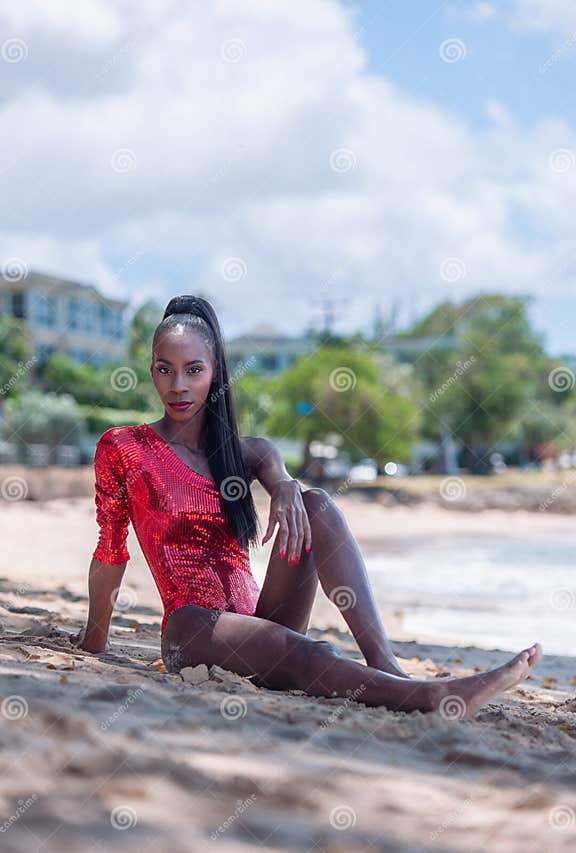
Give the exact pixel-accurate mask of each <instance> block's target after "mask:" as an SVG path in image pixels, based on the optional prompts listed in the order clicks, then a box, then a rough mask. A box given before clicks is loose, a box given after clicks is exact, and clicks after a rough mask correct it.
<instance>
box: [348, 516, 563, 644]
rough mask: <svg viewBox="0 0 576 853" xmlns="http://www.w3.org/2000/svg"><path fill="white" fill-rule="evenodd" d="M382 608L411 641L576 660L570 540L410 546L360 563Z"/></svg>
mask: <svg viewBox="0 0 576 853" xmlns="http://www.w3.org/2000/svg"><path fill="white" fill-rule="evenodd" d="M365 562H366V566H367V569H368V572H369V575H370V578H371V581H372V583H373V585H374V589H375V591H376V592H377V594H378V598H379V600H380V601H381V602H382V606H383V607H385V608H393V609H399V610H402V612H403V619H402V627H403V629H404V630H405V631H407V632H409V633H410V634H414V636H415V637H422V638H424V637H426V638H429V639H432V640H434V639H435V640H437V641H438V642H442V641H458V642H464V643H465V644H468V643H469V644H473V645H477V646H481V647H483V648H502V649H510V650H513V651H517V650H519V649H520V648H523V647H524V646H527V645H530V644H531V643H533V642H534V641H535V640H538V641H539V642H541V643H542V645H543V646H544V650H545V652H548V653H552V654H564V655H573V654H576V525H575V532H574V536H565V537H564V536H562V537H559V538H553V537H550V536H542V535H535V536H533V537H530V538H527V537H526V536H523V537H522V538H520V537H514V536H501V537H499V536H485V535H482V536H477V537H475V536H469V535H467V536H462V535H459V536H458V535H454V534H450V535H447V536H445V537H442V536H441V537H437V538H435V539H433V540H432V541H429V540H428V539H426V540H424V539H423V540H417V541H416V540H415V541H414V542H409V543H406V545H405V544H404V543H402V546H401V547H400V548H398V546H396V547H392V548H390V549H389V550H388V551H387V552H386V553H385V554H377V555H374V554H372V555H371V556H365Z"/></svg>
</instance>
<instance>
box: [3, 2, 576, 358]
mask: <svg viewBox="0 0 576 853" xmlns="http://www.w3.org/2000/svg"><path fill="white" fill-rule="evenodd" d="M0 33H1V34H2V35H1V37H0V41H1V42H2V43H1V45H0V57H1V59H0V61H1V63H2V64H1V70H2V74H1V75H0V123H1V127H2V130H3V132H2V134H0V192H2V196H3V198H4V199H9V203H8V204H7V205H5V206H4V210H3V217H2V221H1V222H0V261H1V263H2V265H3V266H4V268H5V269H9V268H10V267H11V266H14V265H16V267H18V266H20V267H23V268H30V269H34V270H38V271H41V272H49V273H53V274H60V275H63V276H65V277H68V278H77V279H78V280H80V281H85V282H89V283H93V284H95V285H97V286H98V287H100V288H101V289H102V291H103V292H105V293H107V294H109V295H113V296H117V297H119V298H124V299H127V300H129V301H130V304H131V306H132V308H136V307H137V306H138V305H139V304H141V303H142V302H143V301H144V300H145V299H149V298H155V299H157V300H158V301H159V302H160V303H162V304H165V303H166V302H167V301H168V300H169V299H170V298H171V297H172V296H174V295H176V294H178V293H203V294H204V295H206V296H208V298H210V299H211V300H212V301H213V304H214V306H215V308H216V311H217V313H218V315H219V317H220V319H221V322H222V326H223V329H224V332H225V335H228V336H232V335H235V334H238V333H242V332H247V331H249V330H251V329H253V328H254V327H256V326H259V325H261V324H269V325H270V324H271V325H273V326H274V327H276V328H277V329H278V330H279V331H282V332H284V333H286V334H291V335H298V334H299V333H302V332H304V331H305V330H306V329H307V328H309V327H310V326H318V325H319V324H320V322H321V319H322V318H321V312H320V309H319V307H318V306H319V300H320V299H322V298H333V299H336V300H340V302H339V305H340V306H341V307H340V311H339V313H338V323H337V326H336V328H337V330H339V331H342V332H352V331H355V330H357V329H363V330H365V331H367V332H368V331H370V330H371V326H372V323H373V320H374V310H375V306H376V305H380V306H381V308H382V310H383V311H384V313H385V314H386V313H387V312H389V311H390V310H391V308H392V306H398V310H399V318H400V321H401V322H408V321H410V320H412V319H415V318H417V317H418V316H420V315H421V314H422V313H423V312H425V311H427V310H428V309H430V308H431V307H432V306H433V305H434V304H435V303H437V302H438V301H439V300H441V299H443V298H452V299H455V300H460V299H465V298H467V297H469V296H471V295H474V294H477V293H479V292H490V291H501V292H505V293H510V294H525V295H532V296H533V297H534V302H533V307H532V309H531V310H532V316H533V318H534V321H535V323H536V325H537V327H538V328H539V329H540V330H541V331H542V332H543V333H544V334H545V335H546V340H547V345H548V348H549V350H550V352H551V353H552V354H556V355H560V354H562V353H574V352H576V344H575V343H574V341H573V333H572V322H571V321H572V317H573V316H575V311H576V289H575V287H574V279H575V274H576V252H575V249H574V245H573V231H574V228H573V210H574V207H575V203H576V129H575V122H576V112H575V110H574V106H575V101H574V86H573V85H571V81H572V79H573V77H574V68H575V59H576V35H575V34H576V4H574V3H573V0H501V2H498V3H491V2H488V0H480V2H476V0H469V2H466V3H464V2H456V1H455V0H445V2H444V3H438V2H431V1H430V2H425V1H424V0H415V2H411V3H400V2H397V1H396V2H391V0H365V2H361V0H356V2H352V0H274V2H271V1H270V0H214V2H213V3H211V4H190V3H188V2H184V0H166V2H165V3H163V4H162V5H161V6H157V5H156V4H153V3H141V2H137V0H125V2H123V3H122V4H119V3H110V2H106V0H78V2H76V3H75V4H73V5H72V4H70V3H67V2H65V0H54V2H53V3H50V4H46V3H44V2H42V0H28V2H27V3H26V4H13V3H10V2H8V0H0ZM342 300H346V301H345V302H344V301H342Z"/></svg>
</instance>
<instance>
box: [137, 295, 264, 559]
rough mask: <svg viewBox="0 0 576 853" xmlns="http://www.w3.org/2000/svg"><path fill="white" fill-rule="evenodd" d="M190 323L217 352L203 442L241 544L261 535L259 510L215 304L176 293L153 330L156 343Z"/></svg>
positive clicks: (199, 297)
mask: <svg viewBox="0 0 576 853" xmlns="http://www.w3.org/2000/svg"><path fill="white" fill-rule="evenodd" d="M176 326H185V327H186V328H188V329H190V330H192V331H194V332H195V333H196V334H198V335H200V337H201V338H202V340H203V341H204V342H205V344H206V346H207V347H208V349H209V350H210V352H211V353H212V357H213V362H214V377H213V379H212V384H211V386H210V391H209V392H208V396H207V397H206V403H205V418H204V429H203V434H202V436H201V437H200V440H201V446H202V448H203V450H204V452H205V453H206V456H207V459H208V465H209V467H210V472H211V474H212V477H213V478H214V481H215V483H216V485H217V486H218V490H219V492H220V497H221V501H220V503H221V505H222V511H223V513H224V517H225V518H226V520H227V522H228V524H229V527H230V529H231V531H232V532H233V533H234V535H235V536H236V538H237V539H238V541H239V542H240V544H241V545H242V546H244V547H246V548H247V547H248V546H249V545H250V544H254V545H255V544H256V543H257V542H258V538H259V521H258V513H257V512H256V507H255V505H254V499H253V497H252V492H251V491H250V485H249V482H248V472H247V470H246V466H245V464H244V460H243V458H242V452H241V448H240V435H239V432H238V420H237V417H236V406H235V403H234V398H233V396H232V389H231V383H230V371H229V368H228V361H227V358H226V352H225V349H224V341H223V338H222V333H221V331H220V324H219V323H218V319H217V317H216V313H215V311H214V309H213V307H212V305H211V304H210V303H209V302H208V301H207V300H206V299H203V298H202V297H201V296H175V297H174V298H173V299H171V300H170V302H169V303H168V305H167V306H166V309H165V311H164V316H163V317H162V320H161V322H160V323H159V324H158V326H157V327H156V330H155V331H154V336H153V339H152V347H153V348H154V347H155V345H156V342H157V340H158V338H159V337H160V336H161V335H162V333H163V332H167V331H169V330H170V329H173V328H175V327H176Z"/></svg>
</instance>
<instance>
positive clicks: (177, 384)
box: [172, 373, 188, 392]
mask: <svg viewBox="0 0 576 853" xmlns="http://www.w3.org/2000/svg"><path fill="white" fill-rule="evenodd" d="M187 389H188V386H187V384H186V377H185V376H183V375H182V376H181V375H180V374H179V373H175V374H174V379H173V381H172V390H173V391H176V392H179V391H186V390H187Z"/></svg>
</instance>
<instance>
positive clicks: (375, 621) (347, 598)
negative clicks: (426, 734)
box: [80, 296, 542, 715]
mask: <svg viewBox="0 0 576 853" xmlns="http://www.w3.org/2000/svg"><path fill="white" fill-rule="evenodd" d="M150 373H151V376H152V380H153V382H154V386H155V388H156V391H157V393H158V395H159V397H160V399H161V401H162V404H163V406H164V416H163V417H162V418H161V419H160V420H159V421H156V422H155V423H152V424H147V423H145V424H140V425H138V426H123V427H113V428H111V429H109V430H107V431H106V432H105V433H103V435H102V436H101V437H100V439H99V441H98V444H97V447H96V453H95V458H94V469H95V475H96V483H95V490H96V494H95V501H96V516H97V521H98V524H99V527H100V535H99V540H98V544H97V547H96V549H95V551H94V552H93V559H92V563H91V565H90V571H89V595H90V603H89V613H88V619H87V624H86V627H85V629H84V630H83V631H82V632H81V635H80V648H82V649H83V650H84V651H87V652H93V653H99V652H102V651H104V650H105V649H106V648H107V637H108V631H109V626H110V619H111V615H112V609H113V606H114V602H115V600H116V596H117V594H118V590H119V587H120V584H121V581H122V577H123V574H124V570H125V568H126V563H127V561H128V559H129V556H130V555H129V553H128V550H127V547H126V537H127V532H128V523H129V522H130V521H131V522H132V525H133V527H134V530H135V533H136V535H137V537H138V541H139V543H140V545H141V547H142V551H143V553H144V556H145V558H146V560H147V562H148V565H149V567H150V569H151V571H152V574H153V576H154V579H155V582H156V585H157V587H158V590H159V592H160V595H161V598H162V601H163V605H164V617H163V620H162V627H161V652H162V659H163V661H164V663H165V666H166V668H167V670H168V671H169V672H178V671H179V670H180V669H181V668H182V667H185V666H195V665H197V664H200V663H204V664H206V665H207V666H210V665H212V664H217V665H218V666H221V667H223V668H224V669H228V670H232V671H233V672H236V673H239V674H240V675H243V676H251V677H252V680H253V683H255V684H257V685H258V686H260V687H267V688H270V689H273V690H290V689H298V690H303V691H304V692H306V693H308V694H309V695H311V696H327V697H334V696H342V697H353V698H356V699H357V700H358V701H360V702H363V703H365V704H366V705H383V706H385V707H386V708H389V709H393V710H403V711H412V710H420V711H436V710H442V707H443V703H445V702H446V701H447V700H448V701H454V697H457V699H458V701H459V702H460V704H461V706H462V711H463V713H462V715H464V714H467V715H471V714H473V713H474V712H475V711H476V710H477V709H478V708H479V707H480V706H481V705H482V704H483V703H484V702H486V700H488V699H490V697H491V696H493V695H494V694H496V693H499V692H500V691H502V690H506V689H507V688H509V687H512V686H513V685H515V684H517V683H518V682H520V681H522V680H523V679H525V678H526V677H527V676H528V675H529V673H530V671H531V669H532V667H533V666H534V665H535V664H536V663H537V661H538V660H539V658H540V656H541V654H542V650H541V648H540V646H539V645H538V644H535V645H533V646H531V647H530V648H528V649H525V650H524V651H522V652H520V654H518V655H516V656H515V657H513V658H512V659H511V660H510V661H509V662H508V663H506V664H505V665H504V666H501V667H498V668H497V669H493V670H490V671H488V672H484V673H481V674H479V675H474V676H470V677H465V678H453V679H434V680H418V679H413V678H410V677H409V676H408V675H407V674H406V673H405V672H404V671H403V670H402V668H401V667H400V665H399V663H398V661H397V660H396V658H395V656H394V654H393V652H392V648H391V646H390V642H389V640H388V638H387V636H386V633H385V630H384V626H383V624H382V621H381V619H380V616H379V613H378V609H377V606H376V603H375V600H374V597H373V595H372V590H371V588H370V583H369V581H368V576H367V573H366V568H365V565H364V562H363V560H362V556H361V554H360V551H359V549H358V546H357V544H356V542H355V540H354V538H353V536H352V533H351V532H350V529H349V527H348V525H347V522H346V519H345V517H344V515H343V513H342V512H341V510H340V509H339V508H338V507H337V506H336V504H335V503H334V501H333V500H332V498H331V497H330V495H329V494H328V493H327V492H326V491H324V490H323V489H318V488H309V489H304V488H302V487H301V486H300V484H299V483H298V481H297V480H295V479H293V478H292V477H290V475H289V474H288V472H287V470H286V468H285V466H284V463H283V460H282V458H281V456H280V454H279V453H278V451H277V450H276V449H275V447H274V445H273V444H272V443H271V442H270V441H268V440H267V439H265V438H256V437H250V436H242V437H241V436H239V434H238V425H237V419H236V413H235V406H234V403H233V397H232V393H231V388H230V379H229V369H228V364H227V359H226V355H225V351H224V344H223V340H222V335H221V331H220V326H219V323H218V320H217V318H216V314H215V313H214V310H213V308H212V306H211V305H210V303H209V302H207V301H206V300H205V299H202V298H199V297H194V296H179V297H175V298H174V299H172V300H170V302H169V303H168V306H167V308H166V310H165V312H164V317H163V319H162V321H161V322H160V324H159V325H158V327H157V328H156V330H155V333H154V337H153V341H152V359H151V365H150ZM254 478H256V479H257V480H258V481H259V482H260V483H261V484H262V486H263V487H264V489H265V490H266V491H267V492H268V494H269V495H270V514H269V521H268V528H267V530H266V533H265V535H264V538H263V539H262V544H264V543H265V542H266V541H267V540H268V539H270V537H271V536H272V535H273V532H274V529H275V527H276V523H278V525H279V530H278V534H277V536H276V538H275V540H274V545H273V548H272V553H271V555H270V561H269V563H268V568H267V572H266V577H265V580H264V583H263V585H262V589H261V590H260V589H259V588H258V586H257V584H256V581H255V580H254V578H253V576H252V573H251V569H250V563H249V553H248V547H249V545H250V544H257V542H258V538H259V531H258V517H257V514H256V509H255V506H254V502H253V498H252V494H251V491H250V486H249V484H250V482H251V480H253V479H254ZM318 582H320V585H321V587H322V589H323V591H324V592H325V593H326V595H327V596H329V598H330V600H331V601H333V602H334V603H335V604H336V605H337V606H339V607H340V610H341V612H342V615H343V617H344V619H345V621H346V622H347V624H348V626H349V628H350V630H351V632H352V634H353V635H354V638H355V640H356V642H357V643H358V646H359V648H360V649H361V651H362V654H363V655H364V657H365V659H366V664H367V665H364V664H362V663H358V662H356V661H353V660H350V659H347V658H344V657H342V656H341V655H340V654H339V652H338V650H337V649H336V648H335V647H334V646H332V645H331V644H330V643H327V642H325V641H315V640H312V639H310V638H309V637H307V636H306V630H307V627H308V621H309V619H310V611H311V609H312V604H313V601H314V596H315V593H316V590H317V586H318Z"/></svg>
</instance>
